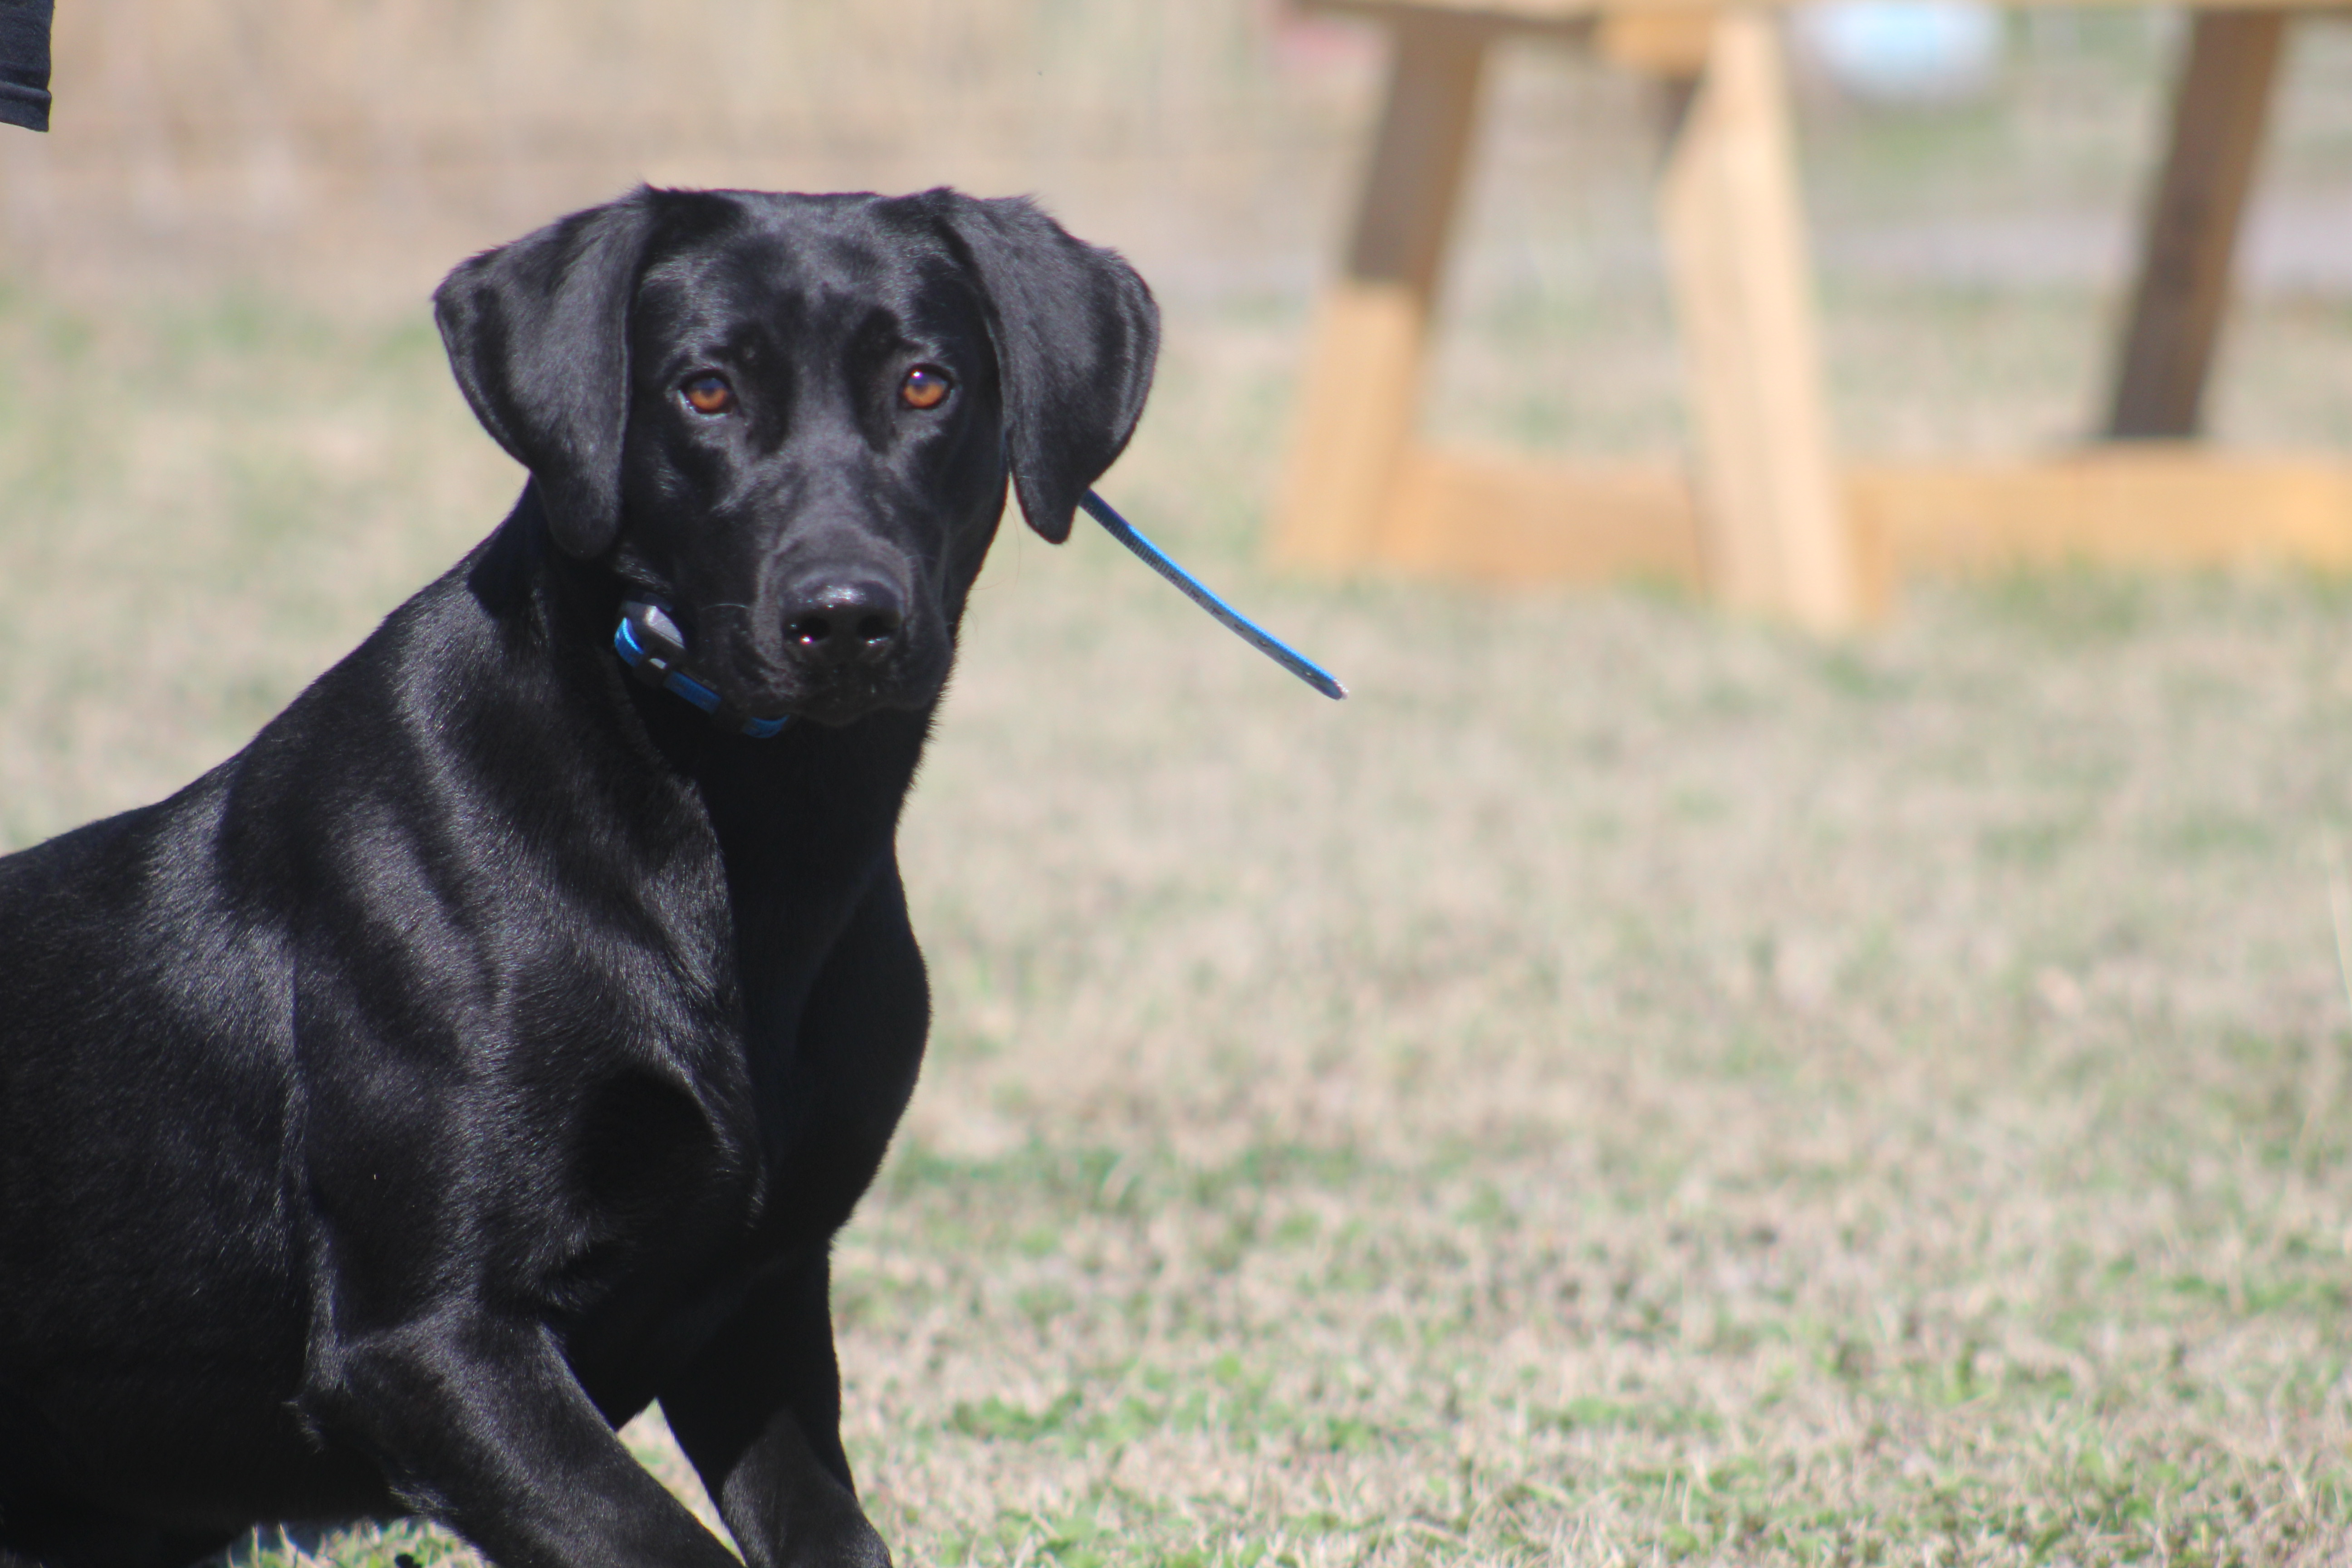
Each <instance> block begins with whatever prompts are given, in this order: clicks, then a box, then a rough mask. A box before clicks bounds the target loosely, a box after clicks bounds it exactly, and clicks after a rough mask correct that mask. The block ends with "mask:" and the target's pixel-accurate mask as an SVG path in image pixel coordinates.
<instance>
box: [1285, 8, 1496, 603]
mask: <svg viewBox="0 0 2352 1568" xmlns="http://www.w3.org/2000/svg"><path fill="white" fill-rule="evenodd" d="M1491 37H1493V33H1492V30H1491V29H1490V28H1488V27H1486V26H1479V25H1476V24H1474V23H1467V22H1464V21H1462V20H1459V19H1457V18H1453V17H1446V16H1409V17H1405V18H1402V19H1401V20H1400V21H1399V22H1398V23H1397V25H1396V27H1395V39H1394V47H1395V56H1394V58H1393V61H1392V63H1391V69H1390V77H1389V91H1388V103H1387V107H1386V109H1385V110H1384V111H1383V113H1382V115H1381V128H1380V134H1379V139H1378V141H1377V142H1375V144H1374V147H1373V152H1372V160H1371V165H1370V169H1369V170H1368V171H1367V172H1366V174H1365V179H1364V187H1363V195H1362V196H1361V198H1360V203H1359V205H1358V208H1357V213H1356V226H1355V231H1354V234H1353V237H1351V239H1350V241H1349V247H1348V258H1347V264H1346V268H1345V270H1344V271H1343V273H1342V275H1341V276H1340V278H1339V279H1338V280H1337V281H1335V282H1334V283H1333V284H1332V285H1331V286H1330V288H1329V289H1328V290H1327V291H1326V293H1325V294H1324V296H1323V299H1322V300H1321V301H1320V303H1319V305H1318V312H1317V320H1316V323H1315V327H1314V331H1313V347H1312V349H1311V350H1310V357H1309V359H1308V362H1307V376H1306V381H1305V384H1303V386H1302V388H1301V392H1300V407H1299V417H1298V428H1297V436H1296V437H1295V438H1294V439H1295V445H1294V446H1293V447H1292V450H1291V455H1290V466H1289V469H1288V472H1287V473H1286V475H1285V478H1284V482H1283V488H1282V493H1281V496H1280V498H1279V500H1277V502H1276V511H1275V518H1274V529H1273V534H1272V539H1271V552H1272V554H1273V557H1274V559H1275V561H1276V563H1281V564H1285V565H1290V566H1299V567H1307V568H1317V569H1323V570H1346V569H1347V568H1349V567H1352V566H1356V565H1359V564H1360V563H1362V562H1363V561H1364V560H1365V558H1366V557H1367V556H1368V555H1369V554H1370V552H1371V551H1372V549H1373V547H1374V545H1375V543H1376V542H1377V541H1378V538H1379V535H1380V531H1381V524H1382V521H1383V519H1384V518H1385V516H1386V513H1387V508H1388V503H1389V501H1390V499H1391V494H1392V491H1393V489H1394V486H1395V480H1396V475H1397V468H1398V462H1399V459H1400V458H1402V456H1403V455H1404V451H1405V448H1406V446H1407V444H1408V443H1409V442H1410V441H1411V440H1412V431H1413V426H1414V424H1415V422H1416V419H1417V416H1418V415H1419V412H1420V401H1421V399H1420V391H1421V365H1422V358H1423V345H1424V342H1425V341H1426V339H1427V336H1428V331H1429V321H1430V312H1431V309H1432V307H1433V303H1434V301H1435V299H1436V294H1437V284H1438V274H1439V270H1440V267H1441V263H1442V262H1443V259H1444V250H1445V239H1446V232H1447V228H1448V226H1449V225H1450V222H1451V220H1452V217H1453V214H1454V198H1455V196H1456V195H1457V194H1458V193H1459V191H1460V188H1461V183H1462V172H1463V167H1464V165H1465V162H1466V160H1467V158H1468V154H1469V150H1470V142H1471V132H1472V129H1473V124H1474V121H1475V118H1476V110H1477V100H1478V83H1479V78H1480V75H1481V74H1482V68H1483V66H1484V63H1485V59H1486V45H1487V43H1488V41H1489V40H1490V39H1491Z"/></svg>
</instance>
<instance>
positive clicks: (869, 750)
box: [467, 483, 935, 853]
mask: <svg viewBox="0 0 2352 1568" xmlns="http://www.w3.org/2000/svg"><path fill="white" fill-rule="evenodd" d="M467 586H468V587H469V588H470V589H471V591H472V593H473V595H474V597H475V598H476V599H477V600H478V602H479V603H480V604H481V605H482V606H483V607H484V608H485V609H486V610H487V611H488V613H489V615H490V616H491V617H492V618H493V619H494V620H496V621H498V622H499V623H500V624H501V625H504V626H508V627H509V629H510V632H511V634H512V635H514V636H517V637H521V638H523V639H525V644H526V646H528V645H530V644H537V645H539V647H537V648H535V649H534V652H533V656H534V657H541V658H547V659H548V660H549V661H550V662H551V665H552V666H553V667H554V668H556V669H557V670H558V671H559V675H560V679H561V681H562V688H563V689H564V691H565V693H566V700H567V701H568V702H571V703H576V704H579V705H580V707H581V709H582V710H583V719H586V720H587V721H592V722H602V723H605V724H610V725H612V726H614V727H615V728H616V729H617V730H618V731H620V732H621V733H622V734H623V735H624V736H625V738H626V739H627V740H628V741H629V742H631V745H632V749H633V750H636V751H639V752H644V753H646V756H647V760H648V761H649V762H654V761H658V762H659V763H661V764H663V765H665V766H666V767H667V769H669V770H671V771H673V772H675V773H677V774H680V775H683V776H684V777H686V778H688V779H689V780H691V781H693V782H694V783H695V784H697V785H698V787H699V788H700V789H701V790H702V792H703V794H704V797H705V799H706V801H707V803H708V805H709V809H710V811H711V813H712V818H713V826H715V827H717V828H718V829H719V832H720V835H721V837H722V839H735V838H739V837H748V838H751V839H764V838H766V837H770V836H771V835H772V831H773V828H774V824H775V822H776V818H777V816H778V813H779V811H780V810H784V809H793V810H798V811H801V812H803V813H807V814H814V815H813V816H803V820H804V821H805V822H807V823H808V825H809V826H812V827H814V826H816V825H817V823H818V822H819V821H823V822H824V823H825V824H826V825H827V826H826V828H825V831H827V832H829V833H848V834H849V835H850V836H851V837H856V838H861V839H867V838H871V837H873V836H875V835H876V834H877V832H878V835H879V842H880V844H881V845H882V846H885V847H887V843H888V840H889V837H890V834H891V831H892V829H893V827H894V826H895V817H893V816H888V815H887V814H876V813H872V812H868V811H859V810H856V809H854V805H855V802H856V801H857V800H861V799H862V800H866V801H872V802H876V803H879V802H885V801H888V802H895V801H896V800H897V798H898V795H900V794H901V793H902V792H903V789H904V786H905V784H906V781H907V779H908V778H910V777H911V776H912V774H913V773H914V769H915V764H916V763H917V762H918V761H919V758H920V755H921V752H922V745H923V741H924V739H925V737H926V736H927V735H928V733H929V726H930V720H931V711H932V710H931V707H926V708H925V709H923V710H920V711H895V710H883V711H877V712H875V713H870V714H868V715H866V717H865V718H862V719H859V720H857V721H856V722H854V723H850V724H846V725H843V726H840V727H838V728H828V727H826V726H824V725H821V724H815V723H795V724H793V725H792V726H791V727H790V728H788V729H787V730H786V731H784V733H783V734H782V735H780V736H777V737H776V738H774V739H772V740H764V741H762V740H751V739H748V738H745V737H741V736H737V735H730V734H727V733H725V732H723V731H720V730H719V728H718V727H717V726H716V725H714V724H712V723H711V721H710V720H709V717H708V716H707V715H706V714H705V713H703V712H702V710H699V709H698V708H695V707H693V706H692V705H690V704H688V703H687V702H685V701H683V700H679V699H678V698H677V697H675V696H672V695H670V694H668V693H667V692H664V691H660V690H656V689H650V688H648V687H646V686H645V685H643V684H641V683H640V682H638V681H636V680H635V679H631V678H630V676H629V673H628V671H627V669H626V668H625V666H624V665H623V663H622V661H621V659H620V658H619V656H618V655H617V654H615V653H614V651H613V626H614V623H615V621H616V619H617V618H618V616H619V615H620V610H621V605H622V604H623V603H624V602H625V600H627V599H628V598H630V597H632V596H634V595H639V594H641V593H642V592H643V590H642V589H640V588H637V587H635V586H633V585H631V584H626V583H625V582H623V581H622V580H621V579H620V578H619V577H617V576H615V575H614V573H613V572H612V571H611V570H610V569H609V568H608V567H606V566H605V565H604V564H603V563H598V562H591V561H582V560H580V559H578V558H576V557H574V556H572V555H569V554H567V553H565V552H563V551H562V549H560V548H559V547H558V546H557V545H556V543H555V541H554V538H553V536H552V534H551V532H550V531H549V528H548V524H547V518H546V514H545V512H544V510H542V506H541V500H540V495H539V489H538V486H537V485H536V484H535V483H534V484H529V485H526V486H525V487H524V489H523V492H522V495H521V497H520V500H517V501H516V503H515V507H514V510H513V511H512V512H510V513H509V515H508V517H507V519H506V521H504V522H503V523H501V524H500V525H499V530H498V532H497V533H495V534H494V535H492V536H491V538H490V539H489V540H488V542H487V543H486V544H485V546H484V548H483V550H482V551H481V552H480V553H479V554H478V556H477V558H476V560H475V563H474V565H473V567H472V569H471V571H470V572H469V574H468V575H467ZM934 706H935V705H934ZM813 792H814V793H813ZM819 794H821V795H825V796H828V797H842V798H837V799H828V800H827V801H825V802H820V800H819V799H817V798H815V795H819ZM788 801H789V802H790V805H789V807H788V805H787V802H788ZM739 805H740V806H741V807H743V808H744V813H743V815H744V816H745V817H746V818H747V819H746V820H740V821H738V820H734V819H736V818H737V817H738V816H739V813H738V811H737V810H736V809H734V808H735V807H737V806H739ZM869 817H870V818H871V820H867V818H869ZM732 849H733V846H732V845H730V853H731V852H732Z"/></svg>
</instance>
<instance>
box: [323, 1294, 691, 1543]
mask: <svg viewBox="0 0 2352 1568" xmlns="http://www.w3.org/2000/svg"><path fill="white" fill-rule="evenodd" d="M340 1362H341V1364H340V1368H339V1370H340V1372H341V1377H340V1379H339V1380H338V1381H339V1384H340V1387H339V1392H338V1395H337V1397H335V1398H334V1399H332V1400H331V1406H332V1408H333V1412H334V1417H335V1424H336V1425H339V1426H350V1427H356V1428H357V1431H356V1433H355V1435H356V1436H359V1438H360V1439H361V1441H362V1443H363V1444H364V1445H365V1446H366V1447H369V1448H370V1449H372V1450H373V1452H374V1453H375V1455H376V1457H377V1458H378V1460H379V1462H381V1463H382V1464H383V1468H384V1471H385V1474H386V1477H387V1479H389V1480H390V1481H391V1482H392V1485H393V1487H394V1490H395V1491H396V1492H397V1493H398V1494H399V1495H400V1497H401V1499H402V1500H404V1501H405V1502H407V1503H408V1504H410V1505H411V1506H412V1507H415V1508H416V1509H417V1510H420V1511H422V1512H425V1513H428V1514H430V1515H432V1516H433V1517H434V1518H435V1519H437V1520H439V1521H441V1522H443V1523H445V1524H446V1525H448V1526H449V1527H450V1528H451V1529H453V1530H455V1531H457V1532H458V1533H459V1534H461V1535H463V1536H465V1537H466V1538H467V1540H468V1541H471V1542H473V1543H474V1544H475V1545H477V1546H478V1547H479V1548H481V1550H482V1552H483V1553H484V1554H485V1555H487V1556H488V1557H489V1558H490V1559H491V1561H492V1562H494V1563H497V1564H498V1565H499V1568H736V1564H735V1560H734V1558H733V1557H732V1556H731V1555H730V1553H729V1552H728V1551H727V1549H726V1548H725V1547H724V1546H722V1545H720V1544H719V1540H718V1538H717V1537H715V1536H713V1535H712V1534H711V1533H710V1532H709V1531H707V1530H705V1529H703V1527H702V1525H701V1524H700V1523H699V1522H698V1521H697V1520H696V1519H695V1517H694V1516H693V1515H692V1514H691V1513H689V1512H688V1511H687V1510H686V1509H685V1507H684V1506H683V1505H681V1504H680V1503H679V1502H678V1501H677V1500H676V1499H675V1498H673V1497H671V1496H670V1495H669V1493H668V1492H667V1491H665V1490H663V1489H662V1487H661V1484H660V1483H659V1482H657V1481H656V1480H655V1479H653V1478H652V1477H651V1476H649V1475H647V1474H646V1470H645V1468H644V1467H642V1466H640V1465H639V1464H638V1463H637V1461H636V1460H635V1458H632V1457H631V1455H630V1453H629V1451H628V1449H627V1448H626V1447H624V1446H623V1445H622V1443H621V1440H620V1439H619V1438H618V1437H616V1436H614V1435H613V1429H612V1427H611V1426H608V1425H607V1424H606V1422H605V1420H604V1415H602V1414H601V1413H599V1412H598V1410H597V1408H596V1406H595V1405H594V1404H593V1403H592V1402H591V1401H590V1399H589V1398H588V1395H587V1394H586V1393H585V1392H583V1390H582V1388H581V1387H580V1384H579V1383H578V1381H577V1380H576V1379H575V1378H574V1377H573V1376H572V1369H571V1367H570V1366H569V1365H567V1364H566V1363H565V1362H564V1360H563V1357H562V1354H561V1353H560V1352H558V1350H557V1349H556V1347H555V1344H554V1342H553V1341H552V1339H551V1337H550V1335H549V1334H548V1332H547V1331H546V1330H545V1329H544V1328H543V1327H541V1325H539V1324H537V1323H531V1322H507V1321H495V1320H490V1319H488V1318H487V1317H486V1316H485V1315H482V1314H478V1313H468V1314H465V1315H463V1316H460V1317H457V1318H455V1319H454V1321H453V1320H450V1319H442V1320H436V1321H428V1322H426V1323H423V1324H415V1325H410V1326H408V1327H405V1328H403V1329H401V1330H399V1331H392V1332H384V1333H377V1334H372V1335H369V1336H367V1337H366V1338H365V1339H363V1340H362V1341H360V1342H357V1343H355V1344H352V1345H350V1346H348V1347H347V1348H346V1350H345V1352H344V1354H343V1355H342V1356H341V1358H340Z"/></svg>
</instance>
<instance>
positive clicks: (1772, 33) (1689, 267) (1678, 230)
mask: <svg viewBox="0 0 2352 1568" xmlns="http://www.w3.org/2000/svg"><path fill="white" fill-rule="evenodd" d="M1659 209H1660V216H1661V219H1662V221H1663V224H1664V229H1665V234H1666V249H1667V264H1668V269H1669V273H1670V275H1671V278H1672V281H1673V284H1674V296H1675V325H1676V329H1677V331H1678V332H1679V334H1680V337H1681V340H1682V348H1683V357H1684V361H1685V365H1686V367H1687V371H1686V374H1687V378H1688V381H1689V384H1690V405H1691V409H1692V414H1693V424H1694V426H1695V434H1696V438H1697V458H1698V461H1697V493H1698V502H1699V515H1700V519H1701V523H1702V527H1701V535H1702V538H1703V540H1704V542H1705V545H1706V562H1707V575H1708V578H1709V580H1710V582H1711V583H1712V584H1714V587H1715V590H1716V592H1717V595H1718V596H1719V597H1720V598H1721V599H1722V600H1723V602H1724V603H1726V604H1727V605H1731V606H1733V607H1734V608H1738V609H1745V610H1752V611H1758V612H1761V613H1765V614H1769V615H1777V616H1787V617H1789V618H1790V619H1792V620H1794V621H1796V622H1798V623H1799V624H1801V625H1803V626H1810V627H1812V628H1814V629H1816V630H1821V631H1836V630H1839V629H1842V628H1843V627H1846V626H1852V625H1853V624H1854V623H1855V622H1857V621H1858V620H1859V619H1861V618H1862V616H1863V614H1864V608H1865V605H1864V591H1863V590H1864V584H1862V581H1861V579H1860V576H1859V574H1858V568H1857V564H1856V562H1855V560H1854V554H1853V542H1852V538H1851V535H1850V534H1849V532H1848V530H1847V525H1846V522H1845V519H1844V517H1843V510H1842V509H1843V497H1842V496H1841V495H1840V493H1839V489H1838V482H1837V475H1836V468H1835V463H1834V458H1833V455H1832V446H1831V440H1830V429H1829V409H1828V405H1827V398H1826V395H1825V394H1824V391H1823V387H1822V361H1821V349H1820V344H1819V334H1818V331H1817V329H1816V327H1815V324H1814V320H1813V302H1812V291H1811V281H1812V271H1811V264H1810V262H1809V259H1808V258H1807V255H1806V244H1805V229H1804V213H1803V210H1802V208H1801V205H1800V204H1799V201H1798V195H1797V174H1796V162H1795V151H1794V148H1793V146H1792V137H1791V133H1790V125H1789V105H1788V87H1787V81H1786V77H1785V72H1784V69H1783V67H1782V63H1781V58H1780V37H1779V34H1778V33H1777V31H1776V30H1775V27H1774V25H1773V21H1772V18H1771V17H1770V16H1769V14H1767V13H1764V12H1761V11H1752V10H1742V11H1731V12H1727V13H1725V14H1724V15H1723V16H1722V17H1721V18H1720V20H1718V21H1717V24H1716V28H1715V37H1714V42H1713V45H1712V47H1711V49H1710V52H1709V56H1708V62H1707V71H1706V78H1705V79H1704V80H1702V81H1701V83H1700V84H1699V89H1698V94H1697V97H1696V99H1695V100H1694V101H1693V102H1692V104H1691V107H1690V111H1689V113H1688V114H1687V116H1685V120H1684V122H1683V128H1682V133H1681V135H1680V136H1679V137H1678V138H1677V140H1676V142H1675V150H1674V153H1673V154H1672V156H1671V157H1670V159H1669V161H1668V163H1667V167H1666V173H1665V178H1664V183H1663V186H1662V189H1661V191H1660V195H1659Z"/></svg>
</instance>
